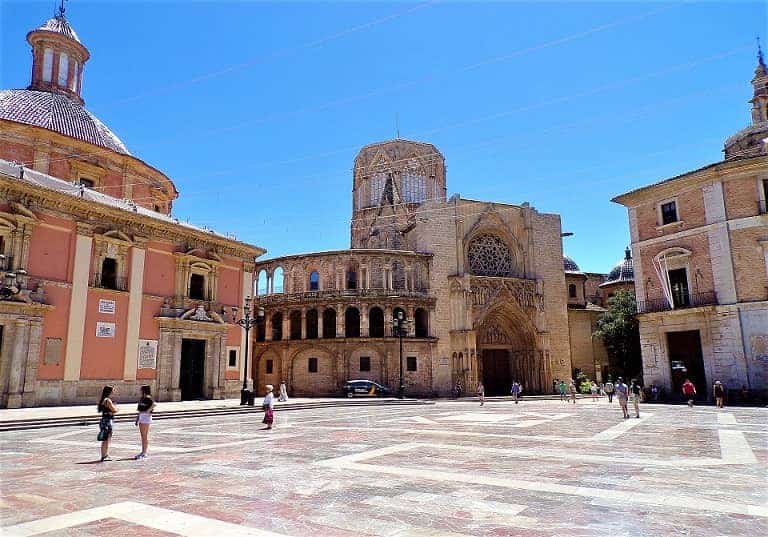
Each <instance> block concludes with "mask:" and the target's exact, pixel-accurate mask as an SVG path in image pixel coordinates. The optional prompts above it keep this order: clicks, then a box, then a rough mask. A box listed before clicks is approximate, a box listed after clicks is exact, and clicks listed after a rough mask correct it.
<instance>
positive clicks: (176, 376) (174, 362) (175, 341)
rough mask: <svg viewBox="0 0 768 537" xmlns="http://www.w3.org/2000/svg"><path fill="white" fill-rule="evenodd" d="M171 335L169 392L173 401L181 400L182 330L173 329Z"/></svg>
mask: <svg viewBox="0 0 768 537" xmlns="http://www.w3.org/2000/svg"><path fill="white" fill-rule="evenodd" d="M170 336H171V345H170V349H171V355H170V358H171V382H170V386H169V387H168V392H169V393H170V395H171V401H181V386H180V383H179V380H180V377H181V339H182V337H181V330H173V331H171V333H170Z"/></svg>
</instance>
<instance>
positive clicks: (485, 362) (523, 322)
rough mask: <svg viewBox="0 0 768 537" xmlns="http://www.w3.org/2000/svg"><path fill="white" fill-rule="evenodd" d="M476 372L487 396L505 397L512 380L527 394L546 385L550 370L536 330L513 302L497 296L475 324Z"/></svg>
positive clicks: (542, 390)
mask: <svg viewBox="0 0 768 537" xmlns="http://www.w3.org/2000/svg"><path fill="white" fill-rule="evenodd" d="M475 332H476V334H475V335H476V341H477V348H478V356H477V372H478V378H479V379H482V381H483V385H484V386H485V389H486V392H487V393H488V394H489V395H500V394H507V393H508V392H509V386H511V384H512V382H513V381H515V380H516V381H518V382H520V383H522V384H523V387H524V388H525V391H526V392H528V393H542V392H545V391H546V388H547V386H548V385H549V382H550V381H549V367H548V364H547V363H546V362H545V360H544V357H543V353H542V352H541V350H540V349H539V344H538V338H537V331H536V327H535V326H534V324H533V322H532V321H531V319H530V317H529V315H528V314H527V313H526V312H525V311H524V310H523V309H521V308H520V307H519V306H518V305H517V304H516V303H514V302H512V301H510V300H507V299H505V298H504V297H503V296H502V297H499V298H498V299H497V300H496V301H495V302H494V303H493V304H491V306H490V307H489V308H488V309H486V310H485V311H484V312H483V315H482V316H481V317H480V318H479V319H478V320H477V321H476V323H475Z"/></svg>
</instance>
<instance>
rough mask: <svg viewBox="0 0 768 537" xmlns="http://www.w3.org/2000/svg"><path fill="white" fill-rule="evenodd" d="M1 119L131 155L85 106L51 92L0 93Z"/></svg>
mask: <svg viewBox="0 0 768 537" xmlns="http://www.w3.org/2000/svg"><path fill="white" fill-rule="evenodd" d="M49 22H50V21H49ZM0 119H5V120H7V121H15V122H17V123H24V124H26V125H33V126H35V127H42V128H44V129H48V130H50V131H53V132H57V133H59V134H63V135H64V136H70V137H72V138H77V139H78V140H82V141H84V142H88V143H91V144H94V145H98V146H100V147H104V148H106V149H111V150H112V151H115V152H117V153H122V154H124V155H130V152H129V151H128V149H127V148H126V147H125V144H123V142H122V141H120V138H118V137H117V136H116V135H115V133H113V132H112V131H111V130H109V128H108V127H107V126H106V125H104V123H102V122H101V121H99V119H98V118H97V117H96V116H94V115H93V114H91V113H90V112H89V111H88V110H86V109H85V107H84V106H83V105H82V104H80V103H79V102H77V101H76V100H75V99H72V98H70V97H68V96H66V95H59V94H58V93H52V92H48V91H34V90H0Z"/></svg>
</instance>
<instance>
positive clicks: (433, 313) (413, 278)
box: [252, 139, 572, 395]
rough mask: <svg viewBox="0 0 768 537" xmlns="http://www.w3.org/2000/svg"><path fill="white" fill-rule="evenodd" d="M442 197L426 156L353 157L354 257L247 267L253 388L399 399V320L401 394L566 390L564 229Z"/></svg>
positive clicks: (374, 151)
mask: <svg viewBox="0 0 768 537" xmlns="http://www.w3.org/2000/svg"><path fill="white" fill-rule="evenodd" d="M445 185H446V180H445V165H444V158H443V156H442V155H441V154H440V153H439V151H438V150H437V149H436V148H435V147H434V146H432V145H431V144H424V143H420V142H410V141H407V140H400V139H397V140H392V141H388V142H383V143H380V144H372V145H369V146H366V147H364V148H363V149H362V150H361V151H360V153H359V155H358V157H357V158H356V159H355V169H354V172H353V186H354V188H353V215H352V224H351V241H352V244H351V246H352V248H351V249H350V250H343V251H338V252H324V253H318V254H309V255H301V256H288V257H284V258H279V259H273V260H269V261H264V262H260V263H257V264H256V271H257V274H259V275H260V276H259V278H258V282H259V283H258V284H257V286H258V287H259V293H258V299H257V305H258V306H259V307H261V308H263V310H264V313H265V321H264V328H263V333H262V334H261V335H259V334H258V333H257V336H256V342H255V343H254V346H255V348H254V361H253V364H252V366H253V367H254V369H253V370H254V371H255V382H256V383H257V385H262V384H265V383H273V384H274V383H277V382H279V381H281V380H283V381H286V382H287V383H288V385H289V390H290V391H292V392H293V393H296V394H302V395H308V394H311V395H319V394H331V393H340V391H341V388H342V385H343V383H344V382H345V381H346V380H348V379H354V378H360V377H363V378H367V379H370V380H376V381H379V382H382V383H384V384H387V385H389V386H390V387H395V386H397V383H398V382H399V378H398V377H399V341H398V339H397V338H396V337H393V334H392V332H391V322H392V318H393V315H394V313H395V312H396V310H397V308H400V309H402V310H403V312H404V314H405V318H406V319H407V320H408V321H410V322H411V324H409V327H408V335H407V336H406V337H405V338H404V351H403V356H404V357H405V358H407V357H409V356H410V357H412V358H415V367H416V371H407V370H406V371H405V374H406V378H405V382H406V384H407V393H409V394H412V395H424V394H440V395H446V394H449V393H450V392H451V389H452V388H453V387H455V386H456V384H457V383H461V384H462V385H463V387H464V389H465V390H467V389H469V390H474V387H475V385H476V384H477V382H478V381H479V380H482V381H483V382H484V384H485V386H486V389H487V390H488V392H489V393H507V392H508V390H509V384H511V382H512V380H519V381H521V382H523V384H524V385H525V386H526V389H527V390H528V391H529V392H549V391H550V390H551V382H552V379H554V378H570V376H571V372H572V371H571V367H572V365H571V349H570V343H569V330H568V327H569V323H568V312H567V307H566V303H567V299H566V295H565V293H564V289H565V275H564V271H563V261H562V259H563V257H562V241H561V227H560V218H559V216H557V215H553V214H543V213H539V212H538V211H536V210H535V209H534V208H533V207H530V206H529V205H528V204H523V205H507V204H500V203H491V202H480V201H474V200H467V199H462V198H460V197H458V196H454V197H452V198H451V199H450V200H449V199H446V189H445ZM262 272H263V275H262ZM374 310H375V311H374ZM382 313H383V316H382V315H381V314H382ZM275 314H277V316H275ZM326 314H327V315H335V317H334V320H335V323H336V327H335V332H334V333H333V334H332V335H327V334H326V328H325V327H324V326H321V327H320V328H319V329H316V328H315V325H316V324H317V323H319V324H320V325H322V324H323V317H324V316H325V315H326ZM308 320H310V321H311V323H312V324H311V326H312V327H311V328H310V325H308ZM332 322H333V321H329V323H332ZM275 323H282V328H281V329H280V330H279V331H277V330H276V328H275ZM350 324H351V325H352V329H350ZM292 327H293V328H292ZM278 332H279V333H278ZM276 335H279V336H280V340H279V341H277V340H276V339H277V338H276V337H275V336H276ZM294 336H295V337H294ZM361 357H363V358H364V359H363V360H362V361H361ZM310 363H311V365H310ZM361 364H365V366H366V370H361V369H360V365H361ZM369 364H370V366H369ZM411 364H412V365H413V364H414V361H413V360H411ZM406 369H407V368H406ZM268 370H269V371H271V373H268V372H267V371H268Z"/></svg>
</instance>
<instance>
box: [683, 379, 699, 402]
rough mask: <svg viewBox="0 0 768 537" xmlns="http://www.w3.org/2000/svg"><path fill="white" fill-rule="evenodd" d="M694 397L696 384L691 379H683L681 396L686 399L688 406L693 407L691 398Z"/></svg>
mask: <svg viewBox="0 0 768 537" xmlns="http://www.w3.org/2000/svg"><path fill="white" fill-rule="evenodd" d="M694 397H696V386H694V384H693V382H691V379H685V382H683V398H685V399H686V400H687V401H688V407H689V408H693V399H694Z"/></svg>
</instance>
